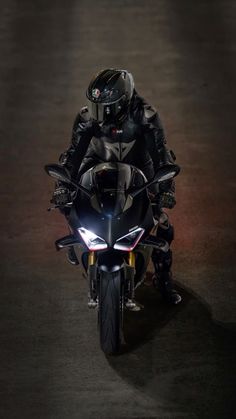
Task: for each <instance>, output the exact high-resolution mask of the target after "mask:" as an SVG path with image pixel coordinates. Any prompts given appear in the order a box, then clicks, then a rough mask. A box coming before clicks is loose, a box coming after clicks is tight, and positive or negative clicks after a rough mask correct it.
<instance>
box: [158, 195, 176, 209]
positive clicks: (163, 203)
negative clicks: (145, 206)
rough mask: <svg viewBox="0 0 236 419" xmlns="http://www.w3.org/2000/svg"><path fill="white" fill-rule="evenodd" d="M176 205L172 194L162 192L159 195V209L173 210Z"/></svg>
mask: <svg viewBox="0 0 236 419" xmlns="http://www.w3.org/2000/svg"><path fill="white" fill-rule="evenodd" d="M175 204H176V199H175V194H174V193H173V192H163V193H162V194H161V195H160V207H161V208H170V209H171V208H174V206H175Z"/></svg>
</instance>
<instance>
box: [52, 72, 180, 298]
mask: <svg viewBox="0 0 236 419" xmlns="http://www.w3.org/2000/svg"><path fill="white" fill-rule="evenodd" d="M86 96H87V99H88V106H85V107H83V108H82V109H81V111H80V112H79V114H78V115H77V117H76V119H75V122H74V125H73V130H72V139H71V144H70V147H69V148H68V150H66V151H65V152H64V153H63V154H62V155H61V156H60V159H59V162H60V163H61V164H62V165H63V166H64V167H65V168H66V169H68V170H69V172H70V175H71V178H72V180H75V181H76V180H78V178H80V176H81V175H82V174H83V173H84V172H86V171H87V170H88V169H89V168H91V167H93V166H94V165H95V164H99V163H101V162H105V161H106V162H107V161H116V162H117V161H122V162H123V163H127V164H132V165H134V166H136V167H138V168H139V169H140V170H142V172H143V173H144V174H145V176H146V178H147V179H148V180H149V179H151V178H152V177H153V176H154V174H155V173H156V172H157V170H158V169H159V168H160V167H161V166H163V165H166V164H173V163H174V161H175V155H174V153H173V151H172V150H169V149H168V148H167V146H166V140H165V135H164V130H163V127H162V124H161V121H160V118H159V115H158V113H157V111H156V110H155V109H154V108H153V107H152V106H150V105H149V104H148V103H146V101H145V100H144V99H143V98H142V97H141V96H139V94H138V93H137V91H136V90H135V87H134V80H133V76H132V74H131V73H129V72H128V71H127V70H119V69H105V70H102V71H100V72H99V73H98V74H97V75H96V76H95V77H94V78H93V79H92V80H91V82H90V84H89V86H88V89H87V92H86ZM150 194H151V195H152V201H155V202H156V214H155V218H157V219H158V228H157V233H156V236H157V237H158V238H161V239H164V240H166V241H167V242H168V243H169V245H170V244H171V242H172V240H173V238H174V229H173V226H172V225H171V224H170V222H169V218H168V216H167V214H166V213H165V212H164V211H163V208H173V207H174V205H175V204H176V200H175V183H174V180H173V179H171V180H166V181H164V182H162V183H160V184H159V185H157V184H156V185H154V186H152V187H151V190H150ZM72 199H73V192H72V191H71V190H70V188H69V187H68V186H67V185H64V184H60V183H59V184H57V188H56V190H55V192H54V194H53V198H52V202H53V203H55V204H57V205H62V206H63V205H65V204H66V203H68V202H70V201H71V200H72ZM65 211H66V210H65ZM68 258H69V261H70V262H71V263H72V264H77V263H78V261H77V258H76V255H75V252H74V249H73V247H71V248H69V251H68ZM152 261H153V264H154V268H155V275H154V284H155V285H156V286H157V287H158V289H159V290H160V292H161V294H162V296H163V297H164V299H165V300H166V301H168V302H170V303H172V304H178V303H180V302H181V296H180V295H179V294H178V293H177V291H176V290H175V289H174V288H173V278H172V273H171V265H172V251H171V249H169V250H168V251H167V252H166V253H165V252H163V251H159V250H153V253H152Z"/></svg>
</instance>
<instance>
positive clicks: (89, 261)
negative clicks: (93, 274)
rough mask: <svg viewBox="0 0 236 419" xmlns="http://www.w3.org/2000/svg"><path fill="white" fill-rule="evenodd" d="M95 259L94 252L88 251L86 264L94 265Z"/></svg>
mask: <svg viewBox="0 0 236 419" xmlns="http://www.w3.org/2000/svg"><path fill="white" fill-rule="evenodd" d="M95 260H96V257H95V252H89V255H88V265H89V266H90V265H95Z"/></svg>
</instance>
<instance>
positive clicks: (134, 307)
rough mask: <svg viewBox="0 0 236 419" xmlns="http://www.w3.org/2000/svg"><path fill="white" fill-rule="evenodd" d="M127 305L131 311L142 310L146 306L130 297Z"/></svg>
mask: <svg viewBox="0 0 236 419" xmlns="http://www.w3.org/2000/svg"><path fill="white" fill-rule="evenodd" d="M125 307H126V308H127V309H128V310H130V311H140V310H142V309H143V308H144V306H143V305H142V304H140V303H138V302H137V301H134V300H130V299H128V300H127V301H126V303H125Z"/></svg>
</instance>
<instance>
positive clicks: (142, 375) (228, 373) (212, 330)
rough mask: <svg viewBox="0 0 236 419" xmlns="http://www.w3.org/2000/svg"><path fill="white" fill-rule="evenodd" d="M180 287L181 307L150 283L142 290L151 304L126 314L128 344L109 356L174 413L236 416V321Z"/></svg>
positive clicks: (124, 375) (221, 418)
mask: <svg viewBox="0 0 236 419" xmlns="http://www.w3.org/2000/svg"><path fill="white" fill-rule="evenodd" d="M178 290H179V292H181V295H182V296H183V300H184V301H183V303H182V304H180V305H179V306H177V307H171V306H167V305H166V304H165V303H164V302H163V301H162V300H161V298H160V296H159V295H158V292H157V291H156V290H154V289H153V287H152V286H150V283H147V285H143V286H142V287H140V288H139V289H138V290H137V293H136V297H137V298H136V299H137V301H139V302H140V303H141V304H143V305H144V306H145V309H144V310H142V311H140V312H128V313H127V314H126V319H125V339H126V343H127V345H126V347H125V348H124V351H123V353H122V354H121V355H119V356H116V357H108V358H107V359H108V362H109V364H110V365H111V366H112V368H114V370H115V371H116V373H117V374H119V375H120V376H121V377H122V379H123V380H125V381H127V382H128V383H129V384H130V385H132V386H133V387H135V388H138V389H140V391H142V392H144V393H146V394H147V395H148V396H149V397H151V398H152V399H154V400H156V402H157V404H158V406H160V405H161V406H162V409H164V410H163V411H164V412H165V414H168V417H171V418H172V417H174V418H176V417H178V418H179V417H188V418H208V419H211V418H214V419H215V418H219V419H224V418H232V417H234V412H235V408H234V397H235V390H236V379H235V376H236V374H235V373H236V368H235V367H236V361H235V353H236V329H235V325H223V324H216V323H215V322H214V321H213V320H212V318H211V313H210V311H209V308H208V307H207V306H206V305H205V304H204V303H203V302H202V301H201V300H200V299H199V297H197V296H196V295H194V294H192V293H190V291H188V290H187V289H183V288H182V287H178ZM165 417H166V416H165Z"/></svg>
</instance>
